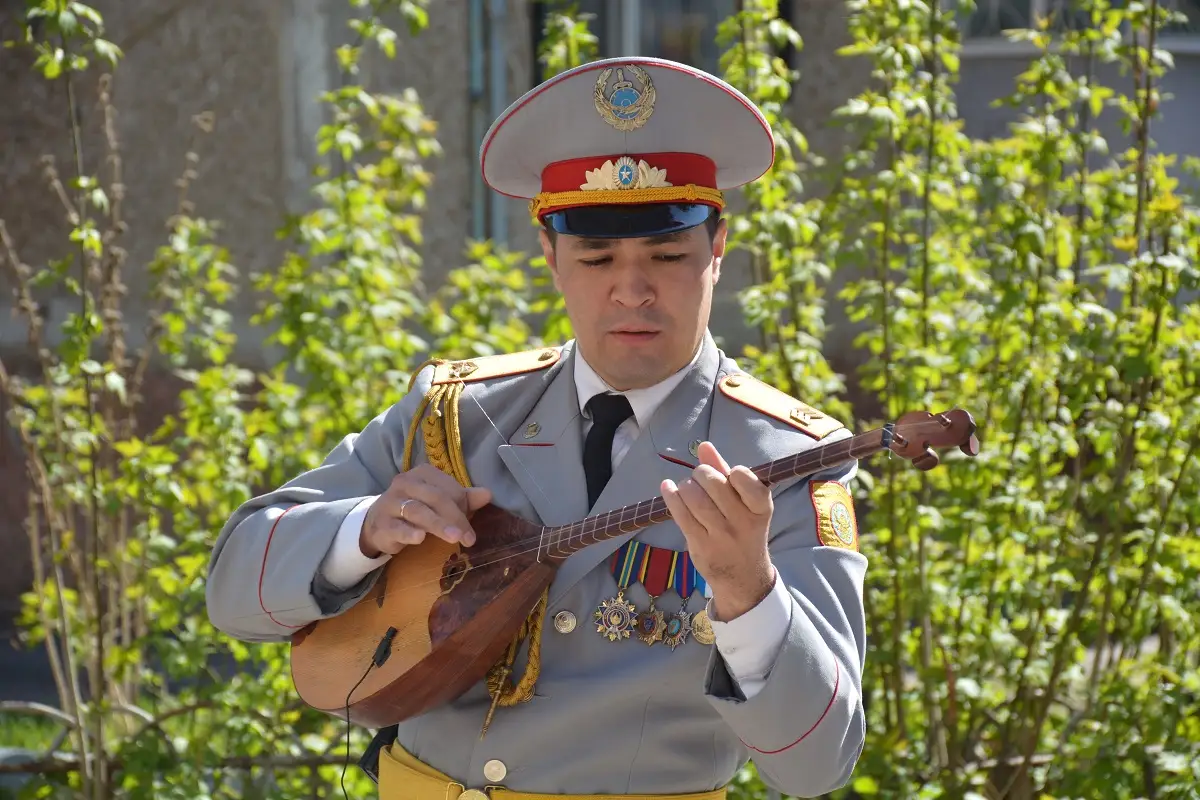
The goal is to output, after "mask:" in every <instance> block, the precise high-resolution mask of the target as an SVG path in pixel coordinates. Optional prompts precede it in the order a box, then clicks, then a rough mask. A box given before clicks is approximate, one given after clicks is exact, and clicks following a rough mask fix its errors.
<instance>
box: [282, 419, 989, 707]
mask: <svg viewBox="0 0 1200 800" xmlns="http://www.w3.org/2000/svg"><path fill="white" fill-rule="evenodd" d="M949 447H957V448H958V449H959V450H961V451H962V452H963V453H966V454H967V455H968V456H975V455H978V453H979V441H978V439H977V438H976V436H975V421H974V420H973V419H972V417H971V415H970V414H969V413H968V412H966V411H963V410H961V409H954V410H951V411H946V412H943V413H939V414H932V413H929V412H926V411H913V412H909V413H907V414H904V415H903V416H901V417H900V418H898V419H897V420H896V421H895V422H894V423H889V424H887V425H884V426H883V427H881V428H877V429H874V430H871V431H868V432H866V433H860V434H857V435H855V436H852V437H848V438H845V439H841V440H839V441H835V442H830V443H828V444H825V445H820V446H817V447H813V448H811V449H808V450H804V451H803V452H801V453H798V454H796V455H792V456H785V457H783V458H779V459H776V460H774V461H770V462H768V463H766V464H763V465H761V466H759V467H756V468H754V470H753V472H754V474H755V475H756V476H757V477H758V478H759V480H761V481H762V482H763V483H765V484H768V485H769V484H772V483H777V482H779V481H782V480H785V479H788V478H793V477H807V476H810V475H812V474H814V473H816V472H819V471H822V470H826V469H829V468H831V467H833V466H836V465H838V464H844V463H846V462H848V461H850V460H852V459H862V458H865V457H867V456H870V455H874V454H875V453H878V452H882V451H885V450H886V451H889V452H892V453H895V454H897V455H899V456H902V457H904V458H906V459H909V460H911V461H912V463H913V465H914V466H915V467H917V468H918V469H921V470H929V469H932V468H933V467H935V466H937V465H938V463H939V458H938V456H937V454H936V452H935V450H937V449H945V448H949ZM670 516H671V515H670V512H669V511H668V510H667V507H666V504H665V502H664V501H663V499H662V498H661V497H658V498H654V499H653V500H644V501H642V502H640V503H636V504H634V505H630V506H625V507H623V508H619V509H616V510H614V511H609V512H606V513H603V514H597V515H594V516H590V517H586V518H585V519H582V520H580V521H578V522H575V523H572V524H570V525H561V526H555V527H543V526H540V525H535V524H533V523H531V522H529V521H527V520H525V519H522V518H521V517H518V516H516V515H515V514H512V513H511V512H509V511H506V510H504V509H502V508H499V507H497V506H494V505H488V506H485V507H484V508H482V509H480V510H479V511H477V512H475V514H474V515H473V516H472V518H471V526H472V527H473V528H474V529H475V531H476V534H477V541H476V543H475V545H474V546H473V547H470V548H466V549H464V548H462V547H460V546H459V545H457V544H451V543H449V542H445V541H443V540H441V539H438V538H435V537H432V536H431V537H427V538H426V539H425V541H424V542H422V543H421V544H420V545H417V546H414V547H408V548H405V550H404V553H403V556H401V557H397V558H393V559H391V560H390V561H389V562H388V564H387V565H386V566H385V567H384V572H383V574H381V575H380V578H379V580H378V581H377V582H376V584H375V586H374V587H373V588H372V590H371V592H370V593H369V594H367V595H366V596H365V597H363V598H362V599H361V600H359V601H358V602H357V603H356V604H355V605H354V606H352V607H351V608H350V609H348V610H347V611H345V612H344V613H342V614H340V615H338V616H336V617H331V618H329V619H325V620H321V621H318V622H314V623H312V624H310V625H308V626H307V627H306V628H304V629H302V630H301V631H299V632H297V633H296V634H295V636H294V637H293V638H292V643H291V666H292V681H293V683H294V685H295V687H296V691H297V693H298V694H299V695H300V698H301V699H302V700H303V701H304V702H305V703H306V704H308V705H309V706H311V707H313V708H315V709H318V710H320V711H325V712H327V713H330V714H335V715H337V716H339V717H342V718H344V719H348V720H349V721H350V722H353V723H356V724H358V725H362V726H365V727H370V728H382V727H386V726H388V725H392V724H395V723H397V722H400V721H402V720H405V719H408V718H410V717H413V716H417V715H419V714H422V713H425V712H426V711H429V710H431V709H433V708H436V707H437V706H440V705H442V704H445V703H449V702H452V701H453V700H455V699H457V698H458V697H460V696H462V695H463V694H464V693H465V692H466V691H467V690H468V689H470V688H471V687H472V686H474V685H475V684H476V683H478V682H479V681H481V680H483V679H484V678H485V676H486V675H487V672H488V670H489V669H490V668H491V667H492V666H493V665H494V664H495V663H496V662H497V661H498V660H499V659H500V658H501V656H502V655H503V653H504V651H505V649H506V648H507V647H508V645H509V644H510V643H511V641H512V640H513V638H514V637H515V636H516V635H517V633H518V632H519V630H520V628H521V625H522V623H524V621H525V620H526V618H527V617H528V615H529V613H530V612H531V611H532V610H533V608H534V607H535V606H536V605H537V603H538V601H539V599H540V598H541V595H542V592H543V591H544V590H545V589H546V588H547V587H548V586H549V585H550V584H551V583H552V582H553V580H554V576H555V573H556V572H557V569H558V566H559V565H560V564H561V563H562V562H563V561H565V560H566V559H567V557H568V556H570V555H571V554H572V553H575V552H577V551H579V550H581V549H583V548H584V547H588V546H590V545H593V544H596V543H598V542H602V541H605V540H606V539H611V538H614V537H617V536H624V535H626V534H629V533H633V532H636V531H638V530H640V529H642V528H645V527H648V526H650V525H654V524H657V523H659V522H663V521H665V520H667V519H669V518H670Z"/></svg>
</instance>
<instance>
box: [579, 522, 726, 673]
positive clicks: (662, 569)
mask: <svg viewBox="0 0 1200 800" xmlns="http://www.w3.org/2000/svg"><path fill="white" fill-rule="evenodd" d="M609 570H610V571H611V572H612V575H613V577H614V578H615V579H616V582H617V587H618V591H617V596H616V597H611V598H609V599H608V600H605V601H604V602H603V603H601V604H600V606H599V607H598V608H597V609H596V612H595V618H596V632H597V633H598V634H600V635H601V636H605V637H607V638H608V640H609V641H614V642H615V641H616V640H617V639H629V638H631V637H630V634H631V633H635V634H636V635H637V638H638V639H639V640H640V641H642V642H645V643H646V644H647V645H649V646H653V645H655V644H657V643H658V642H663V643H664V644H666V645H667V646H668V647H670V648H671V649H672V650H674V649H675V648H676V647H678V646H679V645H681V644H683V643H684V642H686V641H687V639H688V637H689V636H691V637H692V638H694V639H695V640H696V641H697V642H699V643H700V644H705V645H708V644H712V643H713V641H714V636H713V630H712V624H711V622H710V621H709V619H708V614H707V613H705V612H704V611H700V612H698V613H697V614H695V615H694V616H693V615H692V614H689V613H688V611H687V605H688V601H689V600H690V599H691V596H692V593H693V592H694V591H695V590H696V589H700V590H701V591H702V592H703V591H704V589H705V587H706V586H707V584H706V583H705V580H704V578H703V577H701V576H700V574H699V573H698V572H696V568H695V566H693V564H692V560H691V556H690V555H689V554H688V552H687V551H686V550H685V551H676V550H668V549H666V548H661V547H651V546H650V545H648V544H646V543H645V542H636V541H629V542H626V543H625V544H624V545H622V546H621V548H620V549H619V550H618V551H617V552H616V553H614V554H613V555H612V558H611V559H610V560H609ZM635 580H636V581H638V582H639V583H641V584H642V586H643V588H645V590H646V594H647V595H648V596H649V597H650V607H649V608H648V609H646V610H645V611H638V610H637V609H636V607H635V606H634V605H633V603H630V602H629V601H628V600H626V599H625V594H624V593H625V590H626V589H627V588H628V587H629V585H630V584H631V583H632V582H633V581H635ZM667 589H674V590H675V591H676V593H677V594H678V595H679V598H680V600H681V601H682V602H681V603H680V606H679V610H678V611H676V612H675V613H673V614H664V613H663V612H662V611H661V610H660V609H658V608H657V607H656V606H655V602H656V601H657V600H658V598H659V597H661V596H662V594H663V593H664V592H666V590H667Z"/></svg>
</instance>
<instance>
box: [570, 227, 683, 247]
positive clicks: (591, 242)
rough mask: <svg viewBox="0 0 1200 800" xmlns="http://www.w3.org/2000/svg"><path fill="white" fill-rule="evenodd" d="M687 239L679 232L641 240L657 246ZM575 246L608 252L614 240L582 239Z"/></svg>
mask: <svg viewBox="0 0 1200 800" xmlns="http://www.w3.org/2000/svg"><path fill="white" fill-rule="evenodd" d="M686 238H687V237H686V234H684V233H683V232H679V231H677V232H674V233H660V234H657V235H655V236H645V237H641V240H642V242H643V243H644V244H648V245H657V244H676V243H678V242H682V241H683V240H684V239H686ZM575 244H576V247H578V248H579V249H580V250H608V249H610V248H611V247H612V246H613V244H614V240H612V239H604V238H599V237H596V238H581V239H578V240H576V243H575Z"/></svg>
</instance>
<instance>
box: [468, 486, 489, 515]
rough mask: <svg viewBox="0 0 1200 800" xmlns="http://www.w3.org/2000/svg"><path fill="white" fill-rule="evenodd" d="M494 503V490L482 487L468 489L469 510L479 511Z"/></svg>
mask: <svg viewBox="0 0 1200 800" xmlns="http://www.w3.org/2000/svg"><path fill="white" fill-rule="evenodd" d="M490 502H492V490H491V489H486V488H484V487H482V486H472V487H470V488H469V489H467V508H468V509H470V510H471V511H478V510H479V509H481V508H483V507H484V506H486V505H487V504H488V503H490Z"/></svg>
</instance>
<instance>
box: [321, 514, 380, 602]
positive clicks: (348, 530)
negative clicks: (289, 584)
mask: <svg viewBox="0 0 1200 800" xmlns="http://www.w3.org/2000/svg"><path fill="white" fill-rule="evenodd" d="M378 499H379V498H378V497H377V496H376V497H368V498H366V499H365V500H363V501H362V502H361V503H359V504H358V505H356V506H355V507H354V509H353V510H352V511H351V512H350V513H349V514H347V515H346V518H345V519H344V520H342V525H341V527H340V528H338V532H337V536H335V537H334V539H333V544H332V545H331V546H330V548H329V552H328V553H326V554H325V560H324V561H322V562H321V574H322V575H324V576H325V580H327V581H329V582H330V583H331V584H333V585H334V586H336V587H337V588H339V589H349V588H350V587H351V586H353V585H354V584H356V583H358V582H359V581H361V580H362V579H363V578H364V577H366V576H367V574H369V573H370V572H371V571H372V570H374V569H375V568H377V567H379V566H382V565H383V564H386V563H387V560H388V559H389V558H391V555H390V554H388V553H383V554H382V555H380V556H379V557H378V558H367V557H366V556H365V555H363V551H362V548H361V547H360V546H359V543H358V540H359V537H360V536H361V535H362V526H363V520H365V519H366V518H367V509H368V508H370V507H371V504H372V503H374V502H375V501H376V500H378Z"/></svg>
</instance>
